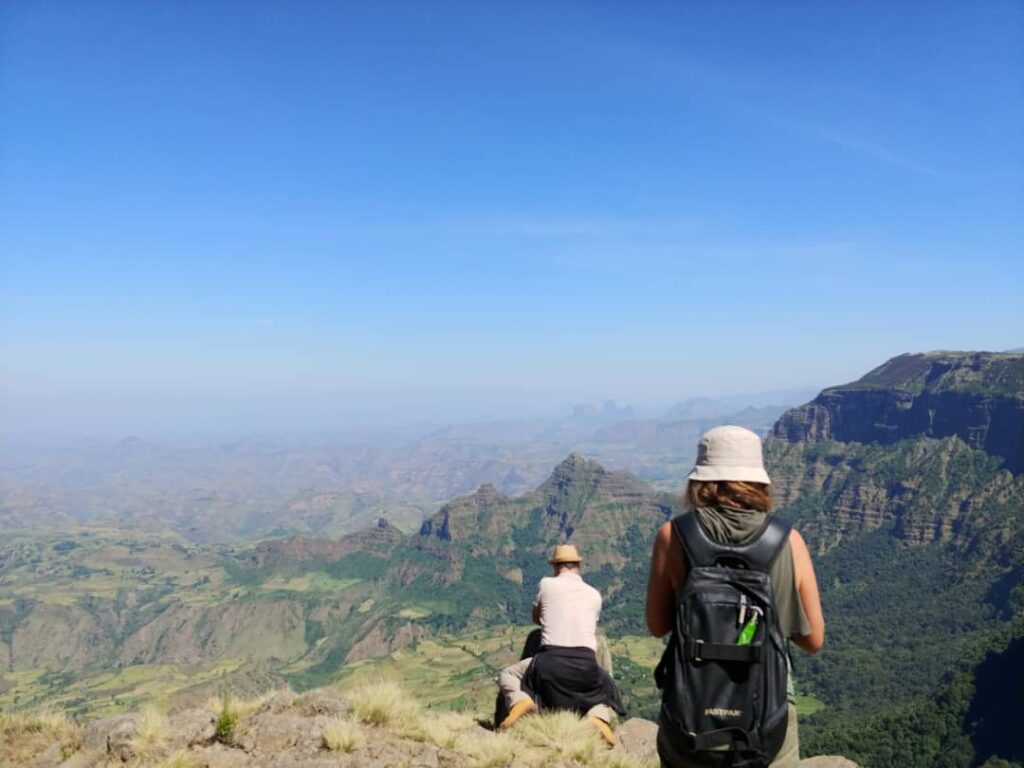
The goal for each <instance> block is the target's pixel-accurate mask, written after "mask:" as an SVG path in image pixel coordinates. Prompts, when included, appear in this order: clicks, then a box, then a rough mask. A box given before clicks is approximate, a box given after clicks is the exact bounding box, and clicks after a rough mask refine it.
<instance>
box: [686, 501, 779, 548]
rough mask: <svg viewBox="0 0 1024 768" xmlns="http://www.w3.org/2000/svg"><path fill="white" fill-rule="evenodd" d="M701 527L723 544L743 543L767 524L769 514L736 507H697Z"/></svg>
mask: <svg viewBox="0 0 1024 768" xmlns="http://www.w3.org/2000/svg"><path fill="white" fill-rule="evenodd" d="M695 511H696V513H697V520H698V521H699V522H700V525H701V528H703V529H704V531H705V532H706V533H707V534H708V536H710V537H711V538H712V539H714V540H715V541H717V542H719V543H721V544H742V543H744V542H745V541H746V540H747V539H749V538H751V537H752V536H754V534H756V533H757V532H758V531H760V530H761V528H762V527H763V526H764V524H765V518H766V517H767V514H766V513H764V512H758V511H757V510H754V509H736V508H734V507H697V509H696V510H695Z"/></svg>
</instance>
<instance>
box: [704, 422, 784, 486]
mask: <svg viewBox="0 0 1024 768" xmlns="http://www.w3.org/2000/svg"><path fill="white" fill-rule="evenodd" d="M686 479H687V480H733V481H736V482H746V483H764V484H765V485H770V484H771V482H772V481H771V480H770V479H769V478H768V473H767V472H765V470H764V459H763V457H762V455H761V438H759V437H758V436H757V435H756V434H754V433H753V432H751V431H750V430H749V429H746V428H744V427H736V426H733V425H731V424H730V425H726V426H724V427H715V428H714V429H709V430H708V431H707V432H705V433H704V434H703V436H702V437H701V439H700V443H698V444H697V464H696V466H694V468H693V469H692V470H691V471H690V474H689V475H687V476H686Z"/></svg>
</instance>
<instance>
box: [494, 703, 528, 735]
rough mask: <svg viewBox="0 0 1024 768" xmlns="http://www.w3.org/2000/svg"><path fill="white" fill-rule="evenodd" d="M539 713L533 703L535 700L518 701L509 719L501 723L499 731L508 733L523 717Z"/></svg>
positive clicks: (509, 712)
mask: <svg viewBox="0 0 1024 768" xmlns="http://www.w3.org/2000/svg"><path fill="white" fill-rule="evenodd" d="M536 711H537V705H536V704H534V703H533V699H523V700H522V701H517V702H516V703H515V704H514V705H513V706H512V709H510V710H509V711H508V717H506V718H505V719H504V720H502V721H501V725H499V726H498V730H500V731H506V730H508V729H509V728H511V727H512V725H513V724H514V723H515V722H516V720H518V719H519V718H520V717H522V716H523V715H528V714H530V713H531V712H536Z"/></svg>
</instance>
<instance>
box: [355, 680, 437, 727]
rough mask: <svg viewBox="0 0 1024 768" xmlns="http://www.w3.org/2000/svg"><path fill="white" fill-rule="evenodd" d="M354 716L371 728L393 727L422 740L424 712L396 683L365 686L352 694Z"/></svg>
mask: <svg viewBox="0 0 1024 768" xmlns="http://www.w3.org/2000/svg"><path fill="white" fill-rule="evenodd" d="M348 698H349V701H350V702H351V703H352V713H353V714H354V715H355V716H356V718H357V719H358V720H359V721H360V722H363V723H366V724H367V725H376V726H380V727H390V728H394V729H395V730H397V731H399V732H400V733H401V734H402V735H404V736H407V737H409V738H417V736H420V737H422V735H423V724H422V710H421V709H420V705H419V703H418V702H417V701H416V700H415V699H412V698H411V697H410V696H409V694H407V693H406V692H405V691H403V690H402V689H401V688H400V687H399V686H398V685H396V684H395V683H391V682H387V681H384V680H382V681H380V682H378V683H371V684H369V685H362V686H360V687H358V688H356V689H354V690H352V691H351V692H349V694H348Z"/></svg>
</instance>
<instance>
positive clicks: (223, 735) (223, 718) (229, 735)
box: [214, 691, 238, 744]
mask: <svg viewBox="0 0 1024 768" xmlns="http://www.w3.org/2000/svg"><path fill="white" fill-rule="evenodd" d="M237 725H238V714H237V713H236V711H235V708H234V702H233V701H232V700H231V694H230V693H228V692H227V691H225V692H224V694H223V695H222V696H221V702H220V713H219V714H218V715H217V727H216V730H215V732H214V733H215V735H216V738H217V741H219V742H221V743H222V744H230V743H231V742H232V741H234V738H235V727H236V726H237Z"/></svg>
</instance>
